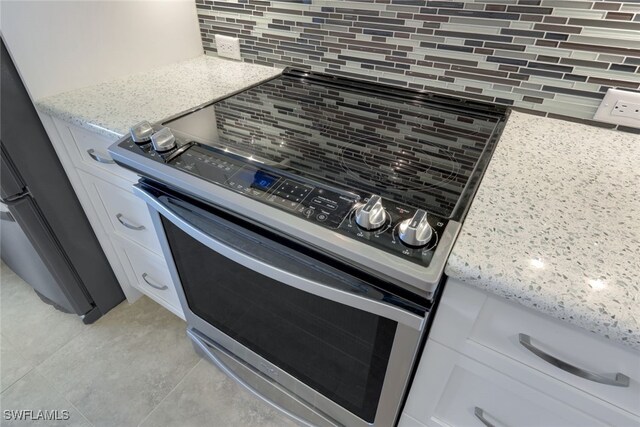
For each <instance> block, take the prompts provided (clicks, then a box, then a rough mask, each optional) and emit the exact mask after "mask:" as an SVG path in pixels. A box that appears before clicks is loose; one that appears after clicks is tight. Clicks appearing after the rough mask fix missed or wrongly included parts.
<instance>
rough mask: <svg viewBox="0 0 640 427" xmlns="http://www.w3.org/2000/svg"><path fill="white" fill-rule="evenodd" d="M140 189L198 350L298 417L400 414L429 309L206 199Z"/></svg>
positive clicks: (345, 419)
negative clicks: (196, 199)
mask: <svg viewBox="0 0 640 427" xmlns="http://www.w3.org/2000/svg"><path fill="white" fill-rule="evenodd" d="M135 192H136V194H137V195H138V196H139V197H141V198H142V199H144V200H145V201H146V202H147V204H148V206H149V210H150V212H151V214H152V217H153V220H154V224H155V227H156V230H157V232H158V235H159V238H160V241H161V244H162V246H163V251H164V255H165V257H166V259H167V261H168V264H169V268H170V270H171V273H172V278H173V280H174V283H175V285H176V288H177V291H178V295H179V297H180V300H181V304H182V308H183V310H184V312H185V316H186V318H187V322H188V327H189V336H190V337H191V338H192V339H193V340H194V342H195V344H196V348H199V350H200V352H201V353H203V354H205V355H207V356H209V358H210V359H212V361H213V362H214V363H216V364H217V365H218V366H220V367H221V369H223V370H224V371H225V372H226V373H227V374H229V375H231V376H232V377H233V378H235V379H236V380H238V381H239V382H240V383H241V384H243V385H245V386H246V387H247V388H249V389H250V390H251V391H252V392H254V393H256V394H258V395H259V396H260V397H261V398H262V399H264V400H266V401H268V402H269V403H271V404H273V405H274V406H276V407H278V408H279V409H281V410H283V411H284V412H285V413H287V414H288V415H290V416H292V417H293V418H295V419H297V420H298V421H303V422H305V423H308V424H338V425H341V424H342V425H348V426H366V425H375V426H385V427H386V426H391V425H393V424H394V423H395V422H396V419H397V415H398V411H399V408H400V405H401V403H402V400H403V398H404V393H405V389H406V386H407V383H408V380H409V377H410V372H411V367H412V365H413V362H414V358H415V356H416V352H417V349H418V346H419V343H420V340H421V337H422V334H423V331H424V329H425V324H426V316H427V313H428V312H427V310H426V308H424V307H422V306H420V305H418V304H415V303H413V302H410V301H407V300H405V299H402V298H399V297H398V296H395V295H393V294H390V293H388V292H385V291H383V290H381V288H380V287H378V286H374V285H373V284H371V282H374V281H375V279H372V280H369V281H365V280H363V279H362V278H360V277H356V275H353V274H349V273H347V272H345V271H343V270H339V269H338V268H336V267H335V266H332V265H331V260H330V259H326V258H323V256H321V255H320V254H317V253H314V252H310V251H309V250H308V248H305V247H304V246H301V245H299V243H296V242H292V241H291V240H288V239H287V238H286V237H283V236H281V235H278V234H277V233H274V232H271V231H269V230H265V229H262V228H260V227H259V226H257V225H256V224H252V223H250V222H248V221H245V220H243V219H241V218H238V217H236V216H233V215H231V214H229V213H228V212H225V211H223V210H220V209H218V208H215V207H213V206H210V205H207V204H203V203H200V202H198V201H195V200H192V199H189V198H187V197H185V196H183V195H181V194H177V193H175V192H173V191H170V190H167V189H166V188H162V187H156V186H155V185H149V184H148V183H139V184H137V185H136V188H135ZM314 254H315V255H314ZM358 276H360V275H358Z"/></svg>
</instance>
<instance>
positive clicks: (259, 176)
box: [251, 170, 278, 191]
mask: <svg viewBox="0 0 640 427" xmlns="http://www.w3.org/2000/svg"><path fill="white" fill-rule="evenodd" d="M276 181H278V177H276V176H273V175H269V174H267V173H265V172H263V171H260V170H259V171H256V174H255V175H254V177H253V183H252V184H251V186H252V187H255V188H259V189H260V190H263V191H267V190H268V189H270V188H271V187H272V186H273V184H274V183H275V182H276Z"/></svg>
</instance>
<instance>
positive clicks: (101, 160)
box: [87, 148, 115, 164]
mask: <svg viewBox="0 0 640 427" xmlns="http://www.w3.org/2000/svg"><path fill="white" fill-rule="evenodd" d="M87 154H88V155H89V157H91V158H92V159H93V160H95V161H96V162H99V163H106V164H110V163H115V162H114V161H113V159H109V158H107V157H102V156H100V155H98V154H96V150H94V149H93V148H89V149H88V150H87Z"/></svg>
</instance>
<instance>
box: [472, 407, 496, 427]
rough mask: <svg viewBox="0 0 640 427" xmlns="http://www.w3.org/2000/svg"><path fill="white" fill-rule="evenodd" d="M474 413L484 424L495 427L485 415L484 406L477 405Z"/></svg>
mask: <svg viewBox="0 0 640 427" xmlns="http://www.w3.org/2000/svg"><path fill="white" fill-rule="evenodd" d="M473 415H475V416H476V418H477V419H479V420H480V421H481V422H482V424H484V425H485V427H495V425H494V424H493V423H491V422H489V420H488V419H486V418H485V417H484V410H483V409H482V408H478V407H477V406H476V407H475V408H474V409H473Z"/></svg>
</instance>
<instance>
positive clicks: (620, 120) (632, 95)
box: [593, 89, 640, 128]
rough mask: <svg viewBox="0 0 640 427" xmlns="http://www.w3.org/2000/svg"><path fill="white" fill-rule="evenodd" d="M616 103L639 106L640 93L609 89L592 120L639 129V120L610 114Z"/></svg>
mask: <svg viewBox="0 0 640 427" xmlns="http://www.w3.org/2000/svg"><path fill="white" fill-rule="evenodd" d="M618 101H623V102H628V103H631V104H640V92H631V91H628V90H620V89H609V90H608V91H607V94H606V95H605V96H604V98H603V99H602V102H601V103H600V106H599V107H598V110H597V111H596V113H595V114H594V116H593V119H594V120H598V121H600V122H606V123H614V124H617V125H623V126H631V127H637V128H640V118H634V117H628V116H621V115H616V114H611V113H612V111H613V109H614V107H615V106H616V104H617V103H618Z"/></svg>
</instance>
